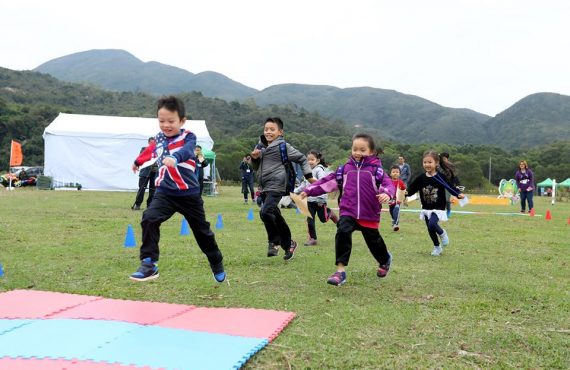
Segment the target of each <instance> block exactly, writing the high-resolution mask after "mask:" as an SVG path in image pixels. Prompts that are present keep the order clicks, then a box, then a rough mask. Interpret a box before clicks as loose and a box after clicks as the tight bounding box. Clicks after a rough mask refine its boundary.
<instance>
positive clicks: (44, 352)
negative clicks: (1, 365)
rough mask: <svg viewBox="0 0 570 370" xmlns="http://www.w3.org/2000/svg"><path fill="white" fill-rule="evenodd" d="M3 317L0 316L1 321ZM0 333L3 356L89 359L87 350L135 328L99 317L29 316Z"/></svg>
mask: <svg viewBox="0 0 570 370" xmlns="http://www.w3.org/2000/svg"><path fill="white" fill-rule="evenodd" d="M2 321H3V320H0V322H2ZM29 321H30V322H29V323H28V324H27V325H23V326H21V327H19V328H17V329H14V330H11V331H9V332H7V333H4V334H3V335H0V357H2V356H9V357H24V358H26V357H39V358H43V357H49V358H65V359H68V360H71V359H73V358H77V359H81V360H87V359H88V358H86V357H85V354H86V353H88V352H90V351H92V350H93V349H94V348H97V347H99V346H102V345H104V344H105V343H107V342H112V341H113V340H114V339H115V338H116V337H118V336H119V335H122V334H125V333H127V332H128V331H129V330H133V326H135V325H136V326H140V325H137V324H130V323H125V322H118V321H99V320H72V319H53V320H29Z"/></svg>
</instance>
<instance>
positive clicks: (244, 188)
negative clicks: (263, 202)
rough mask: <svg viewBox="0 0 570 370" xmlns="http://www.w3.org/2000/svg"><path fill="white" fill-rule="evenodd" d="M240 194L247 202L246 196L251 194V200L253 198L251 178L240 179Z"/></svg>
mask: <svg viewBox="0 0 570 370" xmlns="http://www.w3.org/2000/svg"><path fill="white" fill-rule="evenodd" d="M241 192H242V193H243V199H245V200H247V194H248V193H249V194H251V200H253V198H255V193H254V191H253V176H249V177H247V176H244V177H242V178H241Z"/></svg>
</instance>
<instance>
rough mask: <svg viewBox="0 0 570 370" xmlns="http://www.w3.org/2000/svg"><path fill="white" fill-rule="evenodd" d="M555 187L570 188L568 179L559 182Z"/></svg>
mask: <svg viewBox="0 0 570 370" xmlns="http://www.w3.org/2000/svg"><path fill="white" fill-rule="evenodd" d="M556 186H564V187H567V188H570V177H569V178H567V179H566V180H564V181H562V182H559V183H558V184H556Z"/></svg>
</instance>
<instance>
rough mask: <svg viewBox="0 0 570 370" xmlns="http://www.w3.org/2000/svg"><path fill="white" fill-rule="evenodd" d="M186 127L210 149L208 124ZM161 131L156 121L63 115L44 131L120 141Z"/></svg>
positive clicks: (190, 123)
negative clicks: (117, 139)
mask: <svg viewBox="0 0 570 370" xmlns="http://www.w3.org/2000/svg"><path fill="white" fill-rule="evenodd" d="M184 128H185V129H187V130H190V131H192V132H193V133H194V134H195V135H196V137H197V138H198V140H197V141H198V143H199V144H200V145H201V146H202V147H203V148H204V149H207V150H211V149H212V147H213V146H214V141H213V140H212V138H211V137H210V133H209V132H208V128H207V127H206V121H203V120H187V121H186V124H185V125H184ZM158 132H159V128H158V122H157V120H156V118H141V117H116V116H95V115H85V114H68V113H60V114H59V115H58V116H57V117H56V119H55V120H53V122H52V123H50V124H49V126H47V127H46V129H45V130H44V137H45V136H46V135H58V136H76V137H100V138H120V139H128V138H133V139H145V140H146V139H148V138H149V137H151V136H155V135H156V134H157V133H158Z"/></svg>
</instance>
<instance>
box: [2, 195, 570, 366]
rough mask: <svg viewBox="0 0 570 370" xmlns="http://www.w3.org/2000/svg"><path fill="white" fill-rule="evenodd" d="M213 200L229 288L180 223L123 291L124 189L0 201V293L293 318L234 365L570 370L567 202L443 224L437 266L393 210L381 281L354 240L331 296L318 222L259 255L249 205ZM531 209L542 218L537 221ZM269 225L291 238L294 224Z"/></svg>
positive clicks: (130, 258)
mask: <svg viewBox="0 0 570 370" xmlns="http://www.w3.org/2000/svg"><path fill="white" fill-rule="evenodd" d="M222 190H223V193H222V194H221V195H220V196H219V197H216V198H205V202H206V211H207V214H208V219H209V220H210V222H211V223H212V227H214V225H215V223H216V215H217V214H218V213H221V214H222V215H223V220H224V228H223V229H221V230H215V232H216V238H217V241H218V243H219V245H220V248H221V250H222V252H223V253H224V256H225V264H226V270H227V272H228V276H229V278H228V283H227V284H222V285H217V284H215V282H214V280H213V278H212V276H211V273H210V271H209V266H208V264H207V261H206V258H205V256H204V255H203V254H202V253H201V252H200V250H199V249H198V248H197V245H196V242H195V240H194V239H193V237H192V236H190V237H188V236H180V226H181V220H182V219H181V216H180V215H175V216H174V217H173V218H172V219H171V220H169V221H167V222H166V223H164V224H163V226H162V229H161V236H162V239H161V260H160V272H161V276H160V278H159V279H157V280H155V281H152V282H148V283H135V282H132V281H130V280H128V278H127V277H128V275H129V274H130V273H132V272H133V271H135V270H136V268H137V267H138V264H139V261H138V247H137V248H124V247H123V242H124V238H125V234H126V230H127V226H128V225H129V224H132V225H133V227H134V230H135V235H136V240H137V243H140V235H141V232H140V226H139V222H140V217H141V212H133V211H131V210H130V208H129V207H130V206H131V204H132V202H133V199H134V193H120V192H87V191H79V192H78V191H67V192H64V191H61V192H60V191H39V190H35V189H17V190H15V191H11V192H9V191H5V190H3V189H1V190H0V205H1V207H0V263H1V264H2V265H3V267H4V271H5V275H4V277H3V278H0V291H7V290H11V289H37V290H50V291H58V292H67V293H77V294H89V295H101V296H105V297H110V298H122V299H133V300H146V301H160V302H171V303H181V304H194V305H199V306H212V307H213V306H215V307H251V308H264V309H275V310H287V311H294V312H296V313H297V317H296V318H295V320H294V321H292V322H291V324H290V325H289V326H288V327H287V328H286V329H285V330H284V331H283V332H282V333H281V334H280V335H279V336H278V337H277V339H276V340H275V341H274V342H272V343H270V344H269V345H268V346H267V347H266V348H265V349H263V350H262V351H261V352H260V353H258V354H256V355H255V356H254V357H253V358H252V359H251V360H250V361H249V362H248V363H247V364H246V366H245V368H247V369H257V368H262V369H287V368H294V369H356V368H358V369H363V368H364V369H380V368H568V367H570V355H569V343H570V321H569V312H570V304H569V298H570V291H569V287H570V278H569V275H570V274H569V271H570V269H569V267H570V266H569V265H570V258H569V256H570V250H569V247H570V225H568V224H567V220H568V218H569V217H570V204H568V203H559V204H556V205H554V206H551V205H550V203H549V202H548V201H547V200H546V199H541V198H535V199H536V203H537V204H536V210H537V216H536V217H521V216H499V215H489V214H483V215H462V214H454V215H453V216H452V218H451V220H450V221H449V222H447V223H444V224H443V226H444V227H445V228H446V229H447V231H448V233H449V235H450V240H451V244H450V246H449V247H448V248H447V249H446V250H445V252H444V254H443V255H442V256H441V257H431V256H430V252H431V248H432V246H431V242H430V239H429V237H428V235H427V232H426V230H425V225H424V224H423V223H422V222H420V220H419V219H418V214H417V213H409V212H407V213H403V214H402V221H401V231H400V232H399V233H394V232H392V231H382V229H383V227H381V232H382V234H383V236H384V238H385V240H386V243H387V245H388V248H389V250H390V251H391V252H392V253H393V255H394V263H393V268H392V270H391V271H390V274H389V275H388V277H387V278H386V279H383V280H380V279H378V278H377V277H376V275H375V271H376V264H375V262H374V260H373V258H372V256H371V255H370V253H369V251H368V250H367V248H366V246H365V244H364V242H363V239H362V237H361V235H359V234H358V233H355V234H354V237H353V242H354V249H353V253H352V257H351V261H350V265H349V266H348V270H347V271H348V272H347V275H348V282H347V284H346V285H344V286H342V287H340V288H337V287H333V286H330V285H327V284H326V282H325V281H326V278H327V277H328V275H330V274H331V273H332V272H334V269H335V266H334V233H335V228H334V225H332V224H328V223H327V224H320V223H318V225H317V233H318V235H319V245H318V246H316V247H302V246H301V247H299V250H298V253H297V254H296V255H295V258H294V259H293V260H291V261H289V262H285V261H283V260H282V259H281V257H278V258H267V257H266V256H265V255H266V239H265V231H264V228H263V225H262V224H261V221H259V219H258V217H257V208H255V213H256V220H255V221H253V222H251V221H247V212H248V210H249V208H250V207H251V206H246V205H243V204H242V201H241V195H240V194H239V189H238V188H237V187H224V188H223V189H222ZM332 204H333V205H335V203H334V202H332ZM415 207H418V204H417V203H415V204H414V203H412V204H411V205H410V209H412V208H415ZM456 209H459V207H457V206H456ZM546 209H550V211H551V212H552V220H550V221H547V220H545V218H544V217H539V215H544V214H545V211H546ZM462 210H470V211H483V212H517V210H518V208H517V206H473V205H468V206H467V207H465V208H464V209H462ZM284 213H285V217H286V218H287V220H288V222H289V224H290V226H291V229H292V232H293V236H294V238H296V239H297V240H298V241H300V242H303V241H304V240H305V239H306V231H305V223H304V218H303V217H302V216H301V215H299V214H296V213H295V211H294V210H284ZM384 217H385V221H384V222H383V226H384V225H387V224H388V222H389V216H388V215H387V214H384ZM300 244H302V243H300Z"/></svg>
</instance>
